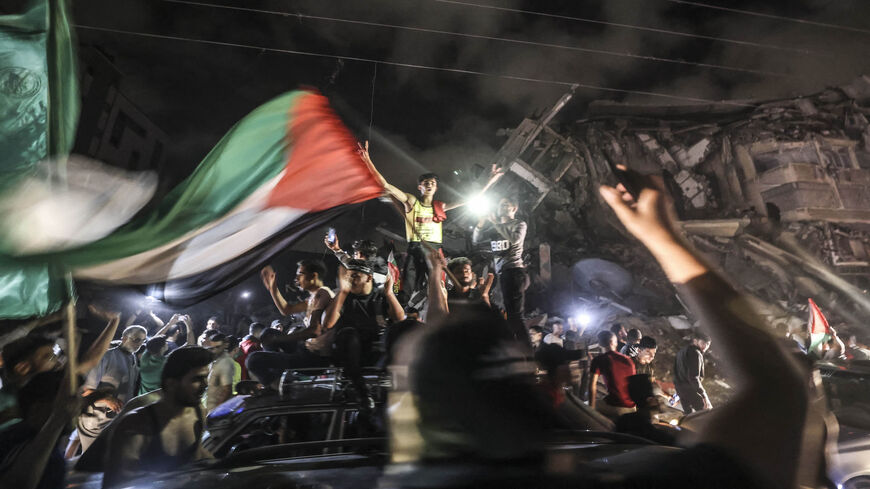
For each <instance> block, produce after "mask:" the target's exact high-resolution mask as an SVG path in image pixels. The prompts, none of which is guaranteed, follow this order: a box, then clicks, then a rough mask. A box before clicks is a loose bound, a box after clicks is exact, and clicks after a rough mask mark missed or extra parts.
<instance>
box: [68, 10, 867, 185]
mask: <svg viewBox="0 0 870 489" xmlns="http://www.w3.org/2000/svg"><path fill="white" fill-rule="evenodd" d="M207 1H215V3H217V0H207ZM461 1H463V2H468V3H481V4H488V5H493V6H497V7H499V8H504V9H524V10H539V11H546V12H548V13H551V14H556V15H563V16H573V17H584V18H589V19H597V20H599V21H603V22H609V23H618V24H631V25H638V26H645V27H649V28H655V29H667V30H673V31H680V32H688V33H695V34H699V35H704V36H711V37H721V38H730V39H739V40H746V41H751V42H757V43H765V44H773V45H778V46H784V47H789V48H800V49H808V50H813V51H818V52H823V53H829V55H827V56H826V55H810V54H799V53H794V52H789V51H783V50H776V49H765V48H761V47H754V46H740V45H735V44H729V43H722V42H717V41H711V40H703V39H696V38H692V37H685V36H676V35H669V34H663V33H656V32H649V31H644V30H638V29H628V28H623V27H618V26H613V25H604V24H600V23H588V22H578V21H574V20H568V19H560V18H553V17H542V16H535V15H530V14H522V13H516V12H510V11H507V10H493V9H486V8H478V7H473V6H468V5H459V4H450V3H444V2H438V1H435V0H402V1H399V2H396V1H392V0H373V1H370V2H354V1H350V0H346V1H330V2H322V1H316V0H300V1H298V2H290V3H288V2H286V0H262V1H259V2H239V1H228V0H227V1H225V2H223V3H224V4H225V5H234V6H239V7H244V8H255V9H263V10H274V11H282V12H288V15H268V14H263V13H255V12H239V11H232V10H226V9H215V8H207V7H194V6H184V5H178V4H171V3H166V2H154V1H150V0H149V1H144V0H140V1H131V2H126V3H125V7H124V9H119V8H118V7H117V5H115V4H114V2H109V1H108V0H93V1H92V2H87V3H86V4H77V5H78V6H77V7H76V18H77V21H83V22H84V23H86V24H95V25H102V26H110V27H115V28H120V29H129V30H139V31H145V32H155V33H161V34H167V35H181V36H185V37H194V38H201V39H211V40H219V41H222V42H231V43H240V44H254V45H262V46H269V47H275V48H279V49H291V50H300V51H312V52H319V53H327V54H332V55H336V56H354V57H362V58H370V59H377V60H385V61H388V62H392V63H407V64H415V65H428V66H432V67H442V68H451V69H459V70H470V71H475V72H483V73H490V74H494V75H511V76H520V77H527V78H535V79H541V80H556V81H561V82H568V83H581V84H584V85H592V86H602V87H612V88H617V89H626V90H642V91H655V92H661V93H665V94H672V95H676V96H684V97H694V98H705V99H732V98H733V99H751V98H762V99H763V98H778V97H788V96H792V95H795V94H801V93H811V92H816V91H818V90H821V89H823V88H825V87H827V86H831V85H842V84H844V83H848V82H849V81H851V80H852V79H853V78H855V77H856V76H859V75H860V74H862V73H867V72H870V66H868V65H870V58H868V57H866V56H864V53H865V52H866V50H867V47H868V44H870V35H867V34H863V33H854V32H847V31H844V30H838V29H831V28H825V27H819V26H813V25H808V24H800V23H794V22H788V21H784V20H779V19H769V18H761V17H755V16H747V15H743V14H738V13H732V12H723V11H717V10H711V9H704V8H699V7H694V6H689V5H684V4H676V3H673V2H667V1H665V0H651V1H645V2H639V1H637V0H608V1H605V0H598V1H594V2H534V1H531V0H498V1H496V0H461ZM756 3H757V2H750V1H748V0H745V1H739V2H730V3H728V4H727V6H728V7H734V8H745V9H759V10H761V9H763V11H765V12H768V13H773V14H780V15H786V16H791V17H800V18H805V19H808V20H813V21H818V22H827V23H836V24H844V25H852V24H854V22H853V19H867V18H870V15H868V14H870V3H867V2H859V1H857V0H852V1H840V2H830V1H829V0H798V1H791V2H776V3H766V4H764V5H755V4H756ZM128 4H129V5H128ZM723 5H724V4H723ZM294 13H301V14H307V15H315V16H322V17H334V18H339V19H353V20H362V21H367V22H376V23H381V24H392V25H397V26H406V27H414V28H423V29H433V30H442V31H450V32H459V33H467V34H473V35H477V36H488V37H499V38H511V39H519V40H525V41H531V42H535V43H546V44H553V45H562V46H569V47H575V48H582V49H587V50H589V49H591V50H602V51H610V52H613V53H622V54H630V55H636V56H655V57H660V58H672V59H676V60H685V61H687V62H694V63H705V64H713V65H723V66H734V67H740V68H744V69H751V70H763V71H770V72H779V73H784V74H786V75H788V76H782V77H774V76H767V75H758V74H748V73H741V72H734V71H729V70H724V69H715V68H704V67H699V66H692V65H687V64H680V63H667V62H660V61H652V60H642V59H637V58H632V57H627V56H617V55H612V54H600V53H599V54H596V53H592V52H588V51H580V50H576V49H564V48H557V47H546V46H537V45H527V44H526V45H524V44H518V43H509V42H500V41H496V40H488V39H470V38H467V37H457V36H452V35H446V34H437V33H427V32H419V31H411V30H406V29H396V28H389V27H376V26H365V25H354V24H348V23H342V22H333V21H327V20H314V19H310V18H305V17H300V16H295V15H293V14H294ZM859 27H860V26H859ZM80 37H81V38H83V40H84V41H88V42H94V43H98V44H100V45H101V46H103V47H106V48H107V49H109V50H111V51H112V52H113V54H116V55H117V64H118V66H119V67H120V69H121V71H122V72H123V74H124V78H123V83H122V91H123V92H124V93H125V94H126V95H127V96H128V97H129V98H130V99H131V100H133V101H134V103H136V104H137V105H139V106H140V107H141V108H142V109H143V111H144V112H145V113H146V114H148V115H149V116H150V117H152V118H153V119H154V120H155V122H157V124H158V125H159V126H160V127H161V128H163V129H164V130H165V131H166V132H167V133H169V134H170V137H171V138H172V139H173V142H174V143H177V144H174V145H173V147H172V148H170V150H169V155H170V158H172V159H174V160H182V159H183V160H185V163H188V164H189V163H190V162H195V161H198V160H199V158H201V157H202V155H204V154H205V152H206V151H207V150H208V148H209V147H210V144H213V143H214V142H215V141H217V139H218V138H219V137H220V135H222V134H223V133H224V132H225V131H226V130H227V128H228V127H229V126H230V125H231V124H232V123H233V122H235V121H236V120H238V119H239V118H241V117H242V116H243V115H244V114H245V113H247V112H248V111H250V110H251V109H252V108H254V107H256V106H257V105H259V104H261V103H263V102H264V101H266V100H268V99H269V98H271V97H273V96H275V95H277V94H278V93H281V92H283V91H286V90H290V89H293V88H295V87H298V86H299V85H312V86H316V87H321V88H324V87H329V88H330V90H333V91H334V92H335V93H338V94H340V95H341V96H342V97H344V98H346V99H347V101H348V104H349V105H351V106H353V108H354V110H355V111H356V112H358V113H359V114H360V118H361V119H362V118H364V119H365V120H366V121H368V114H369V110H370V104H371V103H372V102H371V98H370V97H371V77H372V74H373V69H374V67H373V66H372V65H371V64H368V63H362V62H357V61H352V60H345V62H344V64H343V66H342V67H341V69H336V63H337V61H336V60H335V59H330V58H316V57H305V56H297V55H286V54H278V53H258V52H257V51H256V50H248V49H237V48H226V47H215V46H203V45H195V44H185V43H180V42H170V41H155V40H147V39H146V40H143V39H141V38H130V37H123V36H114V35H97V34H94V33H80ZM567 90H568V87H567V86H562V85H553V84H546V83H537V82H531V81H518V80H507V79H503V78H498V77H490V76H477V75H472V74H459V73H450V72H443V71H435V70H421V69H414V68H400V67H393V66H387V65H383V64H382V65H379V69H378V78H377V82H376V96H375V98H374V115H375V129H376V131H378V132H379V133H380V135H381V136H382V137H383V138H389V141H390V144H391V145H392V147H393V149H394V150H395V151H392V150H391V151H388V152H386V151H385V152H384V154H382V155H381V158H380V159H381V160H382V161H384V162H385V164H386V166H387V168H385V169H384V172H385V174H389V173H391V172H394V173H395V175H396V178H397V179H399V180H402V179H406V180H408V182H410V183H411V184H413V183H414V182H413V177H412V176H409V175H411V174H413V175H416V174H417V173H418V170H419V169H420V167H425V168H427V169H430V170H434V171H437V172H439V173H444V172H449V171H452V170H453V169H455V168H464V167H467V166H468V165H469V164H472V163H480V162H486V160H487V158H489V157H491V156H492V154H493V152H494V150H495V149H496V148H498V146H499V145H500V144H501V141H502V140H501V139H499V138H496V137H495V132H496V130H497V129H499V128H502V127H514V126H516V125H517V124H518V123H519V122H520V120H522V118H523V117H527V116H529V115H531V114H533V113H536V112H540V111H541V110H543V109H546V108H547V107H549V106H550V105H552V104H553V103H554V102H555V101H556V100H557V99H558V98H559V97H560V96H561V95H562V94H563V93H565V92H566V91H567ZM596 99H610V100H618V101H624V102H630V103H644V104H649V103H653V104H661V103H674V102H673V101H671V100H667V99H660V98H653V97H649V96H646V95H627V94H621V93H616V92H607V91H598V90H593V89H588V88H580V89H578V91H577V93H576V95H575V97H574V101H573V102H572V104H573V105H574V108H575V109H576V108H578V107H579V108H581V109H582V107H583V106H584V104H585V103H588V102H589V101H592V100H596ZM566 112H567V111H566ZM179 139H181V141H179ZM375 143H376V141H375ZM383 144H384V147H387V146H389V145H388V144H387V141H384V142H383ZM379 151H380V148H378V147H377V146H374V147H373V155H378V152H379ZM411 161H413V162H414V163H413V164H411V163H409V162H411ZM391 165H395V167H394V168H392V167H391ZM388 176H389V175H388Z"/></svg>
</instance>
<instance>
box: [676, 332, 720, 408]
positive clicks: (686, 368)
mask: <svg viewBox="0 0 870 489" xmlns="http://www.w3.org/2000/svg"><path fill="white" fill-rule="evenodd" d="M709 348H710V337H709V336H707V335H706V334H705V333H702V332H700V331H698V332H696V333H695V334H694V335H693V336H692V343H691V344H689V345H686V346H685V347H683V349H682V350H680V351H678V352H677V356H676V357H675V358H674V387H676V389H677V395H679V396H680V403H682V405H683V412H684V413H686V414H690V413H693V412H695V411H702V410H704V409H711V408H712V407H713V406H712V405H711V404H710V398H708V397H707V391H705V390H704V386H703V385H701V380H702V379H703V378H704V353H705V352H706V351H707V350H708V349H709Z"/></svg>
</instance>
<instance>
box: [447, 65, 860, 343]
mask: <svg viewBox="0 0 870 489" xmlns="http://www.w3.org/2000/svg"><path fill="white" fill-rule="evenodd" d="M570 101H571V94H570V93H569V94H566V95H565V96H563V97H562V98H561V99H560V100H559V101H558V102H557V103H556V104H555V106H553V107H552V108H551V109H550V110H549V111H547V112H546V113H544V114H543V115H541V116H540V117H536V118H529V119H525V120H524V121H523V122H522V123H521V124H520V125H519V126H518V127H516V128H515V129H513V130H511V131H509V137H508V139H507V141H506V142H505V144H504V145H503V146H502V148H501V149H500V150H499V151H498V153H497V155H496V157H495V161H494V162H493V164H494V166H495V167H496V168H498V169H500V170H503V172H504V173H503V175H504V176H503V177H502V178H501V179H500V180H499V181H498V182H497V183H496V184H495V186H494V187H493V189H492V192H493V193H494V194H496V195H499V194H501V195H504V194H506V193H514V194H519V195H520V197H521V201H522V202H523V207H524V210H525V216H524V218H525V219H526V220H527V221H528V223H529V227H530V228H529V233H528V238H527V240H526V250H527V254H528V259H529V262H530V267H529V270H530V272H531V274H532V276H533V287H532V289H531V290H530V303H531V306H532V307H534V306H537V307H539V308H540V309H541V310H548V311H559V310H560V309H562V310H563V313H564V314H570V311H564V309H565V308H566V307H568V306H565V304H575V303H576V302H577V301H578V299H579V300H581V301H592V302H594V301H598V302H601V301H606V302H608V303H610V304H611V305H615V306H617V307H621V308H622V310H624V311H626V312H628V311H630V312H632V313H636V314H641V315H645V316H649V317H660V316H674V315H679V314H685V312H684V310H683V309H682V307H681V305H680V304H679V301H678V299H677V298H676V296H675V294H674V291H673V289H672V288H671V286H670V284H668V283H667V281H666V280H665V278H664V276H663V275H662V273H661V271H660V270H659V269H658V267H657V266H656V265H655V264H654V262H653V260H652V258H651V256H650V255H649V254H648V253H647V252H646V251H645V250H644V249H643V248H642V247H641V246H640V244H639V243H638V242H637V241H635V240H633V239H632V238H630V237H629V236H628V234H627V233H626V232H625V231H624V230H623V229H622V228H621V226H620V225H619V223H618V221H617V220H616V218H615V216H614V215H613V214H612V212H611V211H610V210H609V208H607V206H606V205H605V204H604V203H603V201H601V200H600V198H599V196H598V192H597V187H598V186H599V185H600V184H601V183H609V184H614V183H615V178H614V176H613V175H612V173H611V170H610V168H611V164H615V163H624V164H626V165H627V166H628V167H629V168H632V169H634V170H637V171H639V172H641V173H645V174H660V175H662V176H663V178H664V181H665V184H666V185H667V188H668V189H669V191H670V193H671V195H672V197H673V198H674V201H675V204H676V207H677V212H678V215H679V218H680V220H681V225H682V229H683V231H684V232H685V234H686V236H687V237H688V238H689V239H690V240H691V241H692V242H693V243H694V244H695V246H696V247H698V249H700V250H701V251H702V252H703V253H705V254H706V255H707V256H708V257H709V258H710V260H711V261H712V262H713V263H714V264H716V265H717V266H719V267H721V268H722V269H723V270H724V271H725V272H726V274H727V275H728V276H729V277H731V278H732V280H733V281H734V282H735V283H736V284H737V285H738V286H739V287H741V288H742V289H743V290H745V291H746V292H748V293H749V294H751V295H752V296H754V297H756V298H757V299H759V301H758V304H759V307H760V308H761V310H762V313H763V314H764V315H765V316H767V319H768V320H769V321H768V322H769V324H772V325H773V326H774V327H776V328H781V329H782V330H783V331H784V330H785V328H786V327H787V324H788V323H789V321H791V322H792V323H794V322H796V321H797V322H798V323H799V322H802V321H805V318H806V304H807V298H809V297H812V298H813V299H814V300H815V301H816V302H817V303H819V305H820V306H821V307H822V309H823V310H824V311H825V313H826V314H827V315H828V317H829V319H831V320H832V323H834V324H835V325H837V324H839V325H842V327H843V328H845V329H844V331H846V332H849V331H850V330H851V329H852V327H853V326H854V325H859V324H866V323H867V322H868V320H870V301H868V300H867V297H866V294H865V293H864V289H866V288H867V287H868V285H870V124H868V116H870V78H868V77H867V76H864V77H862V78H860V79H858V80H856V81H854V82H853V83H851V84H849V85H846V86H842V87H837V88H829V89H826V90H823V91H821V92H819V93H816V94H812V95H808V96H803V97H798V98H789V99H781V100H773V101H763V102H756V101H731V102H720V103H709V104H703V105H678V106H649V105H640V106H638V105H627V104H619V103H613V102H593V103H592V104H591V105H590V106H589V108H588V113H587V116H586V118H584V119H582V120H579V121H576V122H573V123H562V124H560V125H559V126H556V125H554V124H553V123H552V121H553V119H554V116H556V114H557V113H558V112H559V111H560V110H561V109H562V108H563V107H565V106H566V105H567V104H569V103H570ZM481 179H485V177H481ZM454 226H455V227H454V230H455V231H456V232H457V233H461V232H464V230H465V228H467V226H468V222H463V221H462V220H459V221H458V222H457V223H455V224H454ZM688 320H689V322H691V318H688ZM856 332H857V331H856ZM865 339H866V338H865Z"/></svg>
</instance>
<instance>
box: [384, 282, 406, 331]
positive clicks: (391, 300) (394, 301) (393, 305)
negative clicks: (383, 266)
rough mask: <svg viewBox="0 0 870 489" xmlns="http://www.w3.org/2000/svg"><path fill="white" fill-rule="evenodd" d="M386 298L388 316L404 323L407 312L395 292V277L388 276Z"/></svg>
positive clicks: (385, 286) (385, 285)
mask: <svg viewBox="0 0 870 489" xmlns="http://www.w3.org/2000/svg"><path fill="white" fill-rule="evenodd" d="M384 297H385V298H386V300H387V314H388V315H389V316H390V319H392V320H393V321H404V320H405V310H404V309H402V304H400V303H399V299H398V298H397V297H396V293H395V292H393V276H392V275H390V274H389V273H388V274H387V281H386V282H384Z"/></svg>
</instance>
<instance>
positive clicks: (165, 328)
mask: <svg viewBox="0 0 870 489" xmlns="http://www.w3.org/2000/svg"><path fill="white" fill-rule="evenodd" d="M151 317H152V318H154V321H155V322H157V321H159V323H158V324H159V325H160V326H161V328H160V329H159V330H157V332H156V333H154V336H159V335H162V334H166V332H167V331H169V330H170V328H172V327H173V326H175V325H176V324H178V321H179V320H180V319H181V314H173V315H172V317H171V318H169V321H168V322H167V323H166V324H163V321H161V320H160V318H159V317H157V315H156V314H154V312H153V311H152V312H151Z"/></svg>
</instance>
